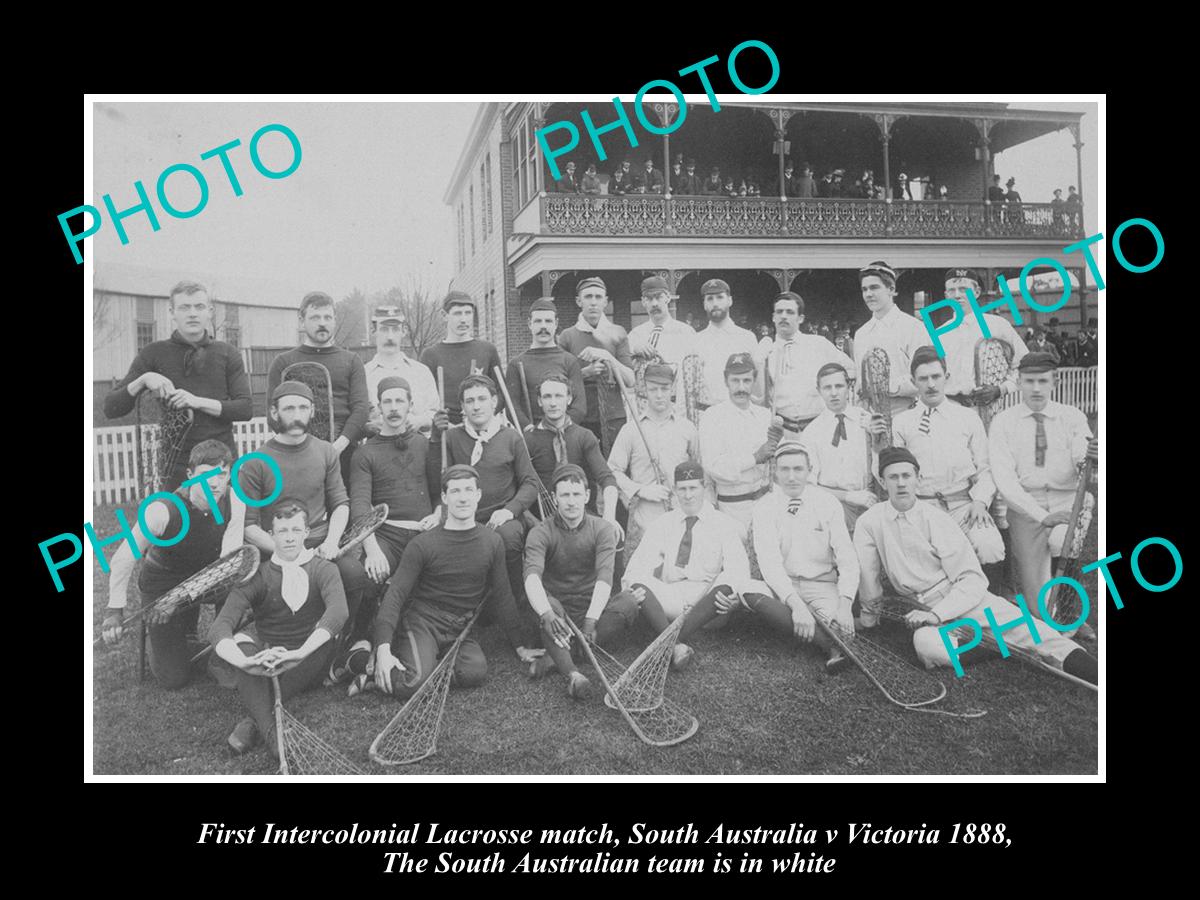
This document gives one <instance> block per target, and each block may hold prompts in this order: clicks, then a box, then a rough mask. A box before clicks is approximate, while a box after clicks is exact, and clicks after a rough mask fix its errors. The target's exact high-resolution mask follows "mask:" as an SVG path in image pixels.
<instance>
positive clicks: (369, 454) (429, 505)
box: [350, 428, 441, 522]
mask: <svg viewBox="0 0 1200 900" xmlns="http://www.w3.org/2000/svg"><path fill="white" fill-rule="evenodd" d="M396 440H397V439H396V437H395V436H392V437H385V436H383V435H376V436H374V437H372V438H369V439H368V440H367V442H366V443H364V444H363V445H362V446H360V447H359V448H358V449H357V450H355V451H354V461H353V462H352V463H351V464H350V521H351V522H353V521H356V520H357V519H358V518H359V517H360V516H365V515H366V514H367V513H368V512H369V511H370V509H371V507H372V506H374V505H375V504H376V503H386V504H387V505H388V518H389V519H407V520H410V521H419V520H421V519H423V518H425V517H426V516H427V515H429V514H430V513H431V512H433V508H434V507H435V506H437V503H438V500H437V499H436V498H438V497H439V494H440V480H441V473H440V468H441V460H440V459H438V457H436V456H434V455H433V454H432V453H430V452H429V440H428V439H427V438H426V437H425V436H424V435H422V434H421V433H420V432H418V431H416V430H415V429H411V428H410V429H409V430H408V432H407V433H406V434H405V435H404V436H403V441H404V443H405V445H406V446H405V449H403V450H401V449H400V448H399V447H398V446H397V443H396Z"/></svg>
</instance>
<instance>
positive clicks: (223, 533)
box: [101, 439, 246, 691]
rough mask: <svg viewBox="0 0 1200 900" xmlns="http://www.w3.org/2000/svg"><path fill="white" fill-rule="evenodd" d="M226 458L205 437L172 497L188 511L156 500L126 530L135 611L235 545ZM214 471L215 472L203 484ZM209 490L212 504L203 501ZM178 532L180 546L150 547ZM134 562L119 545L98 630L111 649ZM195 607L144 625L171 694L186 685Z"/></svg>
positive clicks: (236, 511)
mask: <svg viewBox="0 0 1200 900" xmlns="http://www.w3.org/2000/svg"><path fill="white" fill-rule="evenodd" d="M232 463H233V454H232V453H230V452H229V448H228V447H226V446H225V444H224V443H222V442H221V441H217V440H212V439H209V440H207V441H201V442H200V443H199V444H197V445H196V446H195V447H193V448H192V452H191V453H190V454H189V455H188V459H187V466H188V468H187V472H186V475H187V481H188V482H194V483H191V484H189V485H188V486H187V487H179V488H176V490H175V491H174V494H175V496H176V497H178V498H179V499H180V501H181V502H182V503H183V505H184V507H185V508H186V509H187V517H188V518H187V524H186V526H185V524H184V520H183V515H184V514H183V510H182V509H181V508H180V507H179V505H178V504H176V503H164V502H163V501H162V500H156V501H154V502H153V503H151V504H150V505H149V506H147V507H146V509H145V514H144V517H143V519H142V521H141V522H139V523H138V524H136V525H135V526H133V528H132V529H131V531H132V533H133V539H134V541H135V542H136V543H137V548H138V553H139V555H140V556H141V557H142V558H143V559H144V562H143V563H142V567H141V569H140V570H139V572H138V592H139V593H140V594H141V597H142V605H143V606H149V605H151V604H153V603H154V602H155V601H156V600H158V598H160V597H162V596H163V595H164V594H165V593H167V591H169V590H171V589H172V588H174V587H175V586H176V585H178V584H179V583H180V582H182V581H184V580H185V579H188V578H190V577H192V576H193V575H195V574H196V573H197V572H199V571H200V570H201V569H203V568H204V567H205V566H207V565H208V564H209V563H212V562H215V561H216V560H217V559H219V558H220V557H222V556H224V555H225V554H226V553H232V552H233V551H234V550H236V549H237V548H238V547H240V546H242V528H243V524H244V522H245V518H246V505H245V504H244V503H242V501H241V499H240V498H238V497H237V495H236V494H233V493H232V492H231V491H230V490H229V473H230V466H231V464H232ZM214 469H216V470H219V473H218V474H216V475H214V476H213V477H212V478H205V477H204V476H205V473H208V472H211V471H213V470H214ZM206 489H207V490H208V491H211V492H212V493H211V495H210V496H211V498H212V499H211V501H210V500H209V499H208V497H206V496H205V494H206ZM179 534H182V535H183V538H182V540H179V541H177V542H176V543H173V544H171V545H170V546H163V545H162V544H161V543H156V544H154V545H153V546H152V545H151V543H150V536H151V535H153V536H154V537H156V538H161V537H163V536H164V535H172V536H174V535H179ZM135 565H136V561H135V560H134V557H133V551H132V550H131V549H130V548H129V544H127V543H126V542H125V541H122V542H121V543H120V545H119V546H118V547H117V552H116V553H115V554H113V559H112V563H111V565H110V567H109V571H110V574H109V576H108V608H107V610H106V615H105V618H104V624H103V626H102V632H101V634H102V636H103V638H104V643H105V644H107V645H108V646H110V647H111V646H112V645H113V644H115V643H117V641H119V640H121V635H122V634H123V632H124V625H125V607H126V605H127V596H128V591H129V578H130V576H131V575H132V574H133V569H134V566H135ZM199 619H200V605H199V604H193V605H192V606H190V607H188V608H186V609H183V610H180V611H179V612H178V613H176V614H175V615H173V616H172V617H171V618H170V620H169V621H167V622H164V623H162V624H151V625H149V626H148V630H147V638H148V642H149V645H150V671H151V672H153V673H154V677H155V678H156V679H157V680H158V683H159V684H160V685H161V686H162V687H163V689H164V690H168V691H174V690H178V689H179V688H181V687H183V686H184V685H186V684H187V683H188V681H189V680H190V679H191V659H192V652H191V649H190V647H189V644H188V639H189V638H192V637H195V635H196V623H197V622H198V621H199Z"/></svg>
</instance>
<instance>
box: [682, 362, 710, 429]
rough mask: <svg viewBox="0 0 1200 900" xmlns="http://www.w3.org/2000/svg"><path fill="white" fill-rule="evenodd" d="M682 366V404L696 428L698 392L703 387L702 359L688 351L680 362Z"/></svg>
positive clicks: (698, 420)
mask: <svg viewBox="0 0 1200 900" xmlns="http://www.w3.org/2000/svg"><path fill="white" fill-rule="evenodd" d="M680 365H681V366H682V367H683V406H684V410H685V412H686V413H687V417H688V419H689V420H690V421H691V423H692V424H693V425H695V426H696V428H699V427H700V403H701V402H703V401H702V400H701V398H700V393H701V391H703V389H704V360H703V359H701V358H700V356H699V355H697V354H695V353H689V354H688V355H687V356H685V357H684V358H683V361H682V362H680Z"/></svg>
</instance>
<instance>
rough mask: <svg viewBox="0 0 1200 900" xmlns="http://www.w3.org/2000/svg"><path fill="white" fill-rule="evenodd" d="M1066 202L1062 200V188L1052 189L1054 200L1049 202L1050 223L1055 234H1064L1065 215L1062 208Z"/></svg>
mask: <svg viewBox="0 0 1200 900" xmlns="http://www.w3.org/2000/svg"><path fill="white" fill-rule="evenodd" d="M1066 205H1067V204H1066V201H1064V200H1063V196H1062V188H1055V189H1054V199H1053V200H1051V201H1050V221H1051V223H1052V224H1053V226H1054V233H1055V234H1064V233H1066V230H1067V229H1066V215H1065V212H1064V207H1066Z"/></svg>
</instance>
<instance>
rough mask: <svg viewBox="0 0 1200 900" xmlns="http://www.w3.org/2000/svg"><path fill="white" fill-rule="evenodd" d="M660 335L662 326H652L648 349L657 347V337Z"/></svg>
mask: <svg viewBox="0 0 1200 900" xmlns="http://www.w3.org/2000/svg"><path fill="white" fill-rule="evenodd" d="M660 337H662V326H661V325H655V326H654V331H652V332H651V333H650V349H651V350H654V349H657V348H658V339H659V338H660Z"/></svg>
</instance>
